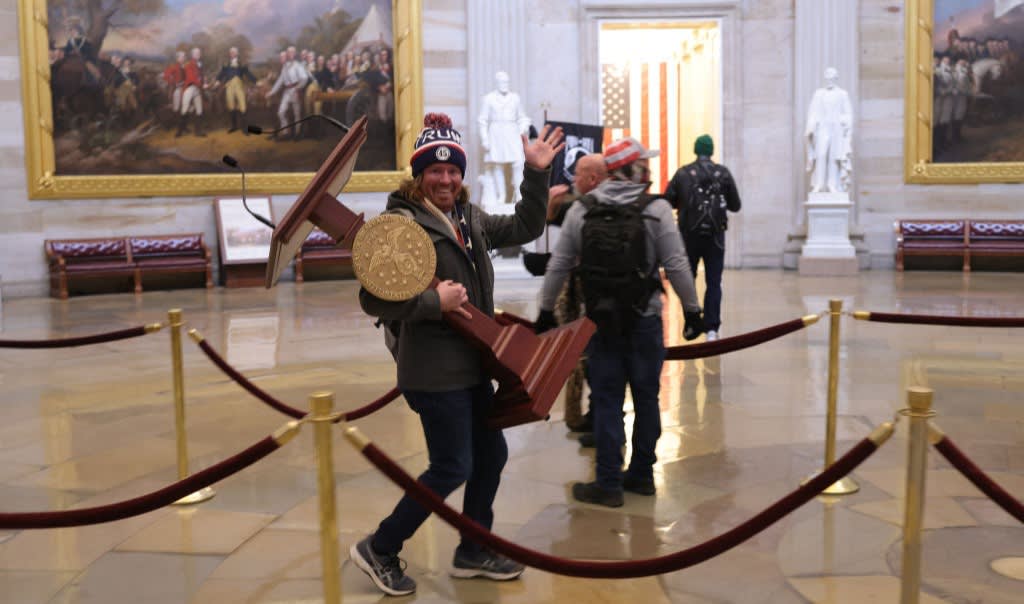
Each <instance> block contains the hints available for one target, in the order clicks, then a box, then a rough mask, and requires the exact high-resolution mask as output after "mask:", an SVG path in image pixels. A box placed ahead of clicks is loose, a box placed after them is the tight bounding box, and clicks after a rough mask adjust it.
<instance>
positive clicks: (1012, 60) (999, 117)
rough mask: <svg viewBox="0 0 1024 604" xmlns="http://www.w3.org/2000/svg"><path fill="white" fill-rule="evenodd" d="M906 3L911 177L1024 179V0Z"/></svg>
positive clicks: (917, 180)
mask: <svg viewBox="0 0 1024 604" xmlns="http://www.w3.org/2000/svg"><path fill="white" fill-rule="evenodd" d="M906 7H907V15H906V18H907V22H906V45H907V47H906V113H905V116H904V119H905V123H906V126H905V135H906V145H905V153H906V156H905V175H906V180H907V182H913V183H981V182H1024V61H1022V59H1024V0H907V3H906Z"/></svg>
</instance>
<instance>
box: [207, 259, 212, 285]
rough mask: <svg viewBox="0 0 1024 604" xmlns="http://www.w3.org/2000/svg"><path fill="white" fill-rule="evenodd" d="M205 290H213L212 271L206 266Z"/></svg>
mask: <svg viewBox="0 0 1024 604" xmlns="http://www.w3.org/2000/svg"><path fill="white" fill-rule="evenodd" d="M206 289H213V269H212V268H211V267H210V265H209V264H207V265H206Z"/></svg>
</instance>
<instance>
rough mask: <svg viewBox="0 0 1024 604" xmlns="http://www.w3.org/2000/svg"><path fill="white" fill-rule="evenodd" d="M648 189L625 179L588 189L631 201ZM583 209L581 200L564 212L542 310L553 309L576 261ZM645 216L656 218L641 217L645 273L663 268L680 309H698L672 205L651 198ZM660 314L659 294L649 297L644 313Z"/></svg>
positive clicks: (610, 199)
mask: <svg viewBox="0 0 1024 604" xmlns="http://www.w3.org/2000/svg"><path fill="white" fill-rule="evenodd" d="M646 188H647V185H646V184H635V183H632V182H629V181H624V180H606V181H604V182H602V183H601V184H600V185H598V187H597V188H596V189H594V190H593V191H591V192H590V194H591V195H593V196H594V197H595V198H596V199H597V201H598V203H615V204H623V203H632V202H633V201H635V200H636V199H637V198H638V197H639V196H640V194H641V193H643V192H644V190H645V189H646ZM584 214H586V208H585V207H584V206H583V204H582V203H574V204H573V205H572V207H571V208H569V211H568V212H567V213H566V215H565V222H563V223H562V232H561V234H560V235H559V237H558V243H557V244H556V245H555V249H554V250H553V251H552V254H551V260H550V261H549V262H548V267H547V272H546V273H545V275H544V287H543V288H542V289H541V298H540V308H541V310H552V309H553V308H554V307H555V300H556V299H557V298H558V292H560V291H562V286H563V284H564V283H565V280H566V279H567V278H568V276H569V272H570V271H571V270H572V269H574V268H575V267H576V265H577V264H578V263H579V256H580V251H581V250H582V247H583V241H582V237H581V233H582V231H583V215H584ZM644 215H645V216H650V217H652V218H655V219H656V220H644V225H645V226H646V227H647V266H645V267H644V268H645V271H646V272H648V273H649V272H652V271H651V269H652V268H654V267H655V266H660V267H662V268H664V269H665V275H666V276H667V277H668V280H669V282H670V283H671V284H672V289H674V290H675V291H676V295H678V296H679V300H680V301H681V302H682V304H683V308H684V309H686V310H687V311H700V302H699V301H698V300H697V288H696V287H695V286H694V284H693V275H692V274H691V273H690V261H689V259H688V258H687V257H686V250H685V248H683V240H682V237H680V235H679V229H678V228H676V221H675V217H673V216H672V207H671V206H669V205H668V202H667V201H665V200H664V199H656V200H654V201H652V202H651V203H650V204H648V205H647V207H646V208H645V209H644ZM660 314H661V296H660V295H657V294H655V295H653V296H651V300H650V302H648V303H647V310H646V311H645V312H644V316H651V315H660Z"/></svg>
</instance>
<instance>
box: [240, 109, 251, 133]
mask: <svg viewBox="0 0 1024 604" xmlns="http://www.w3.org/2000/svg"><path fill="white" fill-rule="evenodd" d="M238 127H239V128H241V129H242V134H244V135H246V136H249V126H248V125H247V124H246V123H245V113H243V112H239V114H238Z"/></svg>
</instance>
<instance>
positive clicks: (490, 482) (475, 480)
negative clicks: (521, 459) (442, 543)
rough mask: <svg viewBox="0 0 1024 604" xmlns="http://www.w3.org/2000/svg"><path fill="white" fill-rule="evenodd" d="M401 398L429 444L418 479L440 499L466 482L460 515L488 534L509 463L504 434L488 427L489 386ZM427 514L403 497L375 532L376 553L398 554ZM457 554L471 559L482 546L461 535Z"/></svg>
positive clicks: (491, 397) (491, 398)
mask: <svg viewBox="0 0 1024 604" xmlns="http://www.w3.org/2000/svg"><path fill="white" fill-rule="evenodd" d="M402 395H404V396H405V400H406V401H407V402H408V403H409V407H411V408H412V410H413V411H415V412H416V413H417V414H419V416H420V423H422V424H423V435H424V437H425V438H426V441H427V454H428V456H429V458H430V465H429V467H427V471H426V472H424V473H423V474H421V475H420V477H419V481H420V482H421V483H422V484H423V485H425V486H426V487H427V488H429V489H430V490H431V491H433V492H435V493H437V494H438V495H440V496H441V498H442V499H444V498H446V497H448V495H451V494H452V491H454V490H455V489H457V488H459V487H460V486H462V484H463V483H466V494H465V496H464V497H463V500H462V511H463V513H464V514H466V516H469V517H470V518H472V519H473V520H475V521H477V522H478V523H480V524H481V525H482V526H483V527H484V528H486V529H488V530H489V529H490V528H491V525H492V524H493V523H494V511H493V509H492V505H493V503H494V496H495V495H496V494H497V492H498V483H499V482H500V481H501V470H502V469H503V468H504V467H505V462H506V461H507V460H508V446H507V445H506V444H505V435H504V434H502V432H501V430H492V429H490V428H488V427H487V426H486V424H485V422H486V419H487V416H488V414H489V413H490V410H491V406H492V404H493V402H494V390H493V388H491V384H490V382H485V383H483V384H481V385H480V386H475V387H473V388H469V389H466V390H451V391H448V392H418V391H411V390H410V391H403V392H402ZM428 516H430V512H428V511H427V509H426V508H424V507H422V506H421V505H420V504H418V503H416V502H415V501H413V500H412V498H410V497H409V496H408V495H406V496H404V497H402V499H401V500H400V501H399V502H398V505H396V506H395V509H394V511H393V512H391V515H390V516H388V517H387V518H385V519H384V520H383V521H382V522H381V523H380V526H379V527H378V528H377V532H376V533H374V536H373V541H372V542H371V545H372V546H373V549H374V550H376V551H377V552H378V553H381V554H395V553H398V552H399V551H401V549H402V544H403V543H404V542H405V540H406V539H408V538H409V537H412V535H413V533H415V532H416V529H418V528H419V527H420V525H421V524H423V522H424V521H425V520H426V519H427V517H428ZM459 550H460V551H462V552H463V553H465V554H470V555H473V554H476V553H479V552H480V550H481V548H480V546H479V545H477V544H476V543H474V542H472V541H469V540H468V539H467V538H466V537H465V536H463V538H462V543H461V544H460V545H459Z"/></svg>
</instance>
